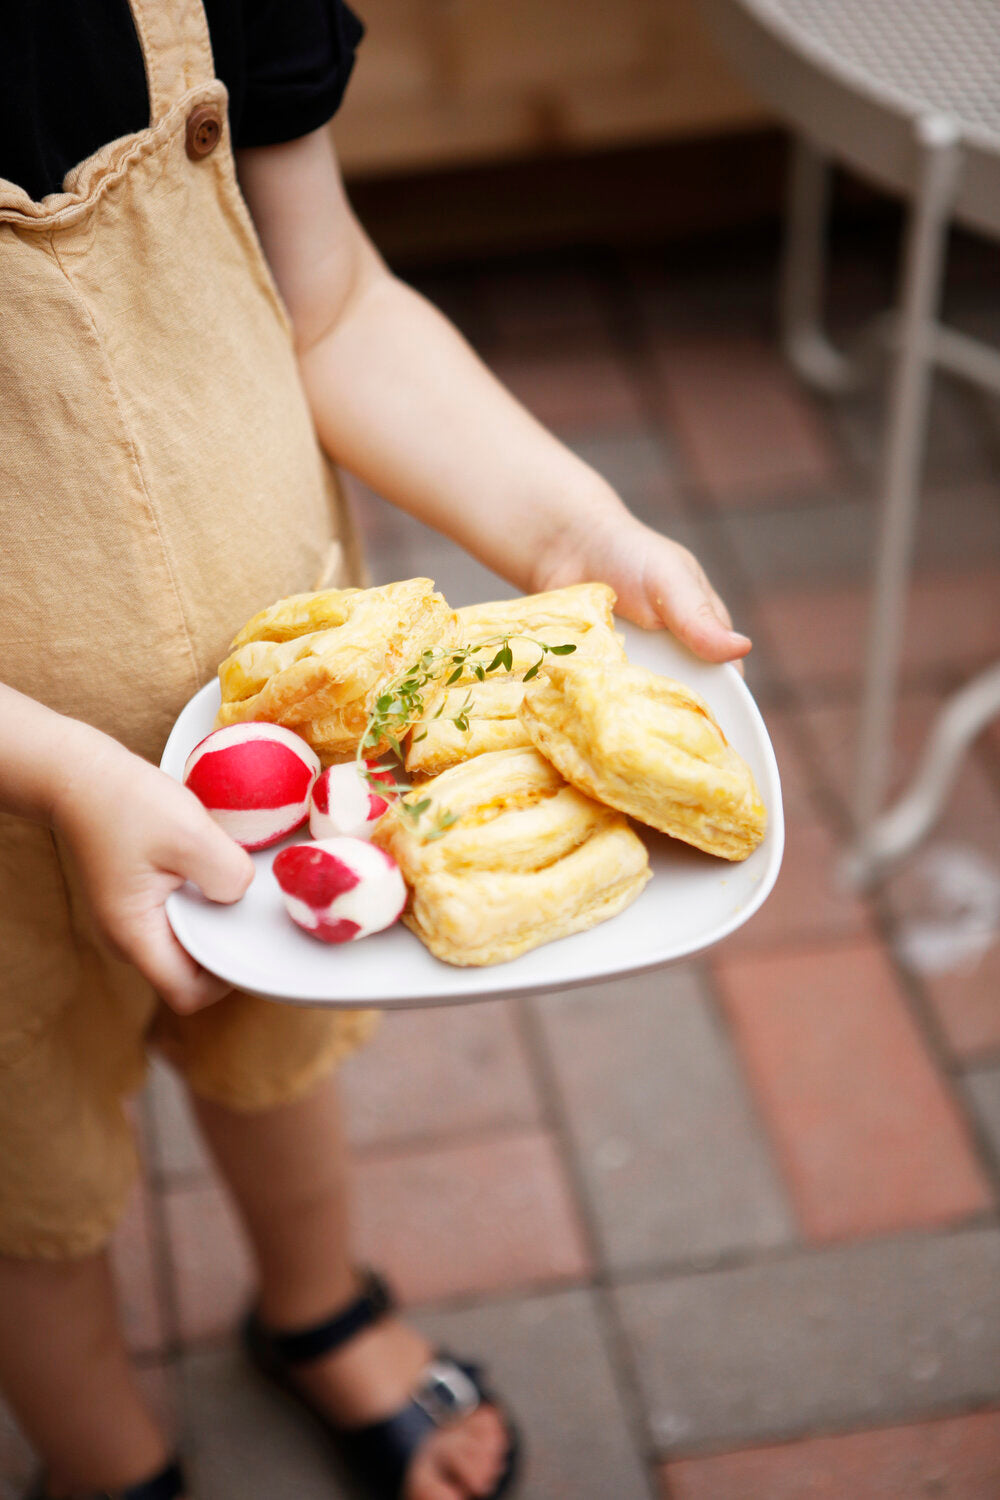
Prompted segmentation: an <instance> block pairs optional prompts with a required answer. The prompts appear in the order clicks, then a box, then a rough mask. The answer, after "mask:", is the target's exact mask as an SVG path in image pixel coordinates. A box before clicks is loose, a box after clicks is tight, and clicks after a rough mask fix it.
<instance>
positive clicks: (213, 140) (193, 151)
mask: <svg viewBox="0 0 1000 1500" xmlns="http://www.w3.org/2000/svg"><path fill="white" fill-rule="evenodd" d="M221 139H222V120H221V118H220V116H219V111H218V110H217V109H215V108H213V106H212V105H210V104H203V105H201V107H200V108H199V109H193V110H192V111H191V113H190V114H189V115H188V122H187V136H186V138H185V142H184V146H185V150H186V151H187V154H188V156H190V158H191V160H192V161H200V160H201V158H202V157H203V156H208V155H209V154H210V153H211V152H212V151H214V150H215V148H216V146H217V145H218V144H219V141H220V140H221Z"/></svg>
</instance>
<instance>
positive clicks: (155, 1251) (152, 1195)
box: [139, 1074, 185, 1436]
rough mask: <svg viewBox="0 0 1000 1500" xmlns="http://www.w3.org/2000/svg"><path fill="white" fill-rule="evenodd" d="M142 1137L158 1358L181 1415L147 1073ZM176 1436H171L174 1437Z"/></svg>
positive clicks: (177, 1337) (166, 1234)
mask: <svg viewBox="0 0 1000 1500" xmlns="http://www.w3.org/2000/svg"><path fill="white" fill-rule="evenodd" d="M139 1110H140V1113H141V1117H142V1125H143V1134H144V1137H145V1139H146V1141H147V1142H148V1143H149V1159H148V1161H146V1162H144V1163H143V1166H144V1171H145V1179H146V1183H145V1190H146V1193H147V1207H148V1212H149V1220H150V1228H151V1231H152V1233H151V1235H150V1238H151V1240H152V1246H151V1252H152V1262H153V1285H154V1289H155V1293H156V1297H157V1301H158V1302H159V1307H160V1316H161V1318H162V1322H163V1335H164V1338H163V1349H162V1351H161V1352H160V1358H161V1360H162V1362H163V1365H164V1372H165V1377H166V1381H167V1386H168V1392H169V1400H170V1404H171V1409H172V1410H173V1411H174V1412H175V1413H176V1414H177V1419H178V1422H179V1420H180V1416H181V1399H180V1397H181V1392H180V1368H179V1359H180V1356H181V1354H182V1353H183V1352H184V1348H185V1345H184V1343H183V1340H182V1338H181V1332H180V1309H179V1306H178V1301H177V1293H176V1282H175V1266H174V1260H173V1252H172V1246H171V1239H170V1224H169V1219H168V1216H167V1211H166V1196H167V1192H168V1189H169V1183H168V1181H167V1179H166V1177H165V1174H164V1173H163V1171H162V1168H161V1166H160V1163H159V1151H158V1146H159V1125H158V1122H157V1119H156V1111H155V1109H154V1107H153V1099H152V1092H151V1088H150V1084H149V1078H148V1074H147V1082H146V1086H145V1088H144V1089H143V1092H142V1094H141V1096H140V1099H139ZM177 1435H178V1434H175V1436H177Z"/></svg>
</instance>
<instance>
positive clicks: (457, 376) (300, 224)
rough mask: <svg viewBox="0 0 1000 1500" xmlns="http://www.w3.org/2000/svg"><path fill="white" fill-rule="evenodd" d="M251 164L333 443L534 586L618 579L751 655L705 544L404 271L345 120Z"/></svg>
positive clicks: (327, 441)
mask: <svg viewBox="0 0 1000 1500" xmlns="http://www.w3.org/2000/svg"><path fill="white" fill-rule="evenodd" d="M239 172H240V180H241V183H242V186H243V189H244V192H245V193H246V196H247V199H248V202H249V204H250V209H251V212H252V214H253V217H254V220H255V222H256V224H257V228H258V230H259V233H260V236H261V240H262V243H263V246H264V250H265V253H266V255H267V258H268V261H269V263H270V265H271V267H272V269H273V271H274V275H275V279H276V280H277V282H278V286H279V288H280V289H281V292H282V295H283V297H284V299H285V302H286V304H287V306H288V309H289V312H290V314H291V317H292V322H293V325H294V329H295V338H296V344H297V348H298V353H299V359H300V363H301V369H302V375H303V379H304V382H305V387H306V391H307V394H308V397H309V401H310V405H311V406H312V410H313V415H314V417H315V420H316V425H317V428H318V431H319V435H320V438H321V440H322V442H323V444H324V446H325V448H326V449H327V451H328V452H329V453H330V454H331V456H332V457H334V458H335V459H336V460H337V461H338V462H340V463H343V464H344V466H345V467H346V468H348V469H350V470H352V471H353V472H354V473H355V474H357V475H358V476H359V477H360V478H361V479H363V480H364V481H365V482H366V483H367V484H369V485H370V486H371V487H372V488H373V489H374V490H377V491H378V492H379V493H380V494H382V495H384V496H385V497H386V499H388V500H391V501H392V502H393V503H394V504H396V505H398V506H400V507H401V508H402V509H403V510H407V511H409V512H410V513H411V514H413V515H415V516H418V517H419V518H420V519H421V520H422V521H426V522H428V523H429V524H430V525H432V526H435V527H436V528H437V529H438V530H439V531H443V532H445V533H447V535H449V536H451V537H453V538H454V539H455V540H456V541H457V542H460V543H461V545H462V546H463V547H465V548H467V550H468V551H470V552H471V553H473V554H474V555H475V556H476V557H478V558H480V560H481V561H482V562H484V563H486V564H487V566H488V567H491V568H493V569H494V570H495V571H496V572H498V573H501V574H503V575H504V576H505V577H507V578H509V579H510V580H511V582H512V583H514V584H516V585H517V586H518V587H519V588H520V589H522V590H523V591H525V592H529V593H530V592H534V591H536V590H539V589H545V588H552V587H557V586H559V585H562V584H567V583H574V582H578V581H583V580H587V579H600V580H603V581H605V582H607V583H609V584H611V586H612V587H613V588H614V589H615V591H616V592H617V594H618V598H619V608H620V609H621V611H622V613H623V614H625V615H627V616H628V617H629V618H630V619H632V620H635V621H636V622H637V623H638V624H640V625H645V626H653V625H657V624H661V623H662V624H666V625H668V626H669V627H670V628H671V629H672V630H673V631H674V632H675V634H677V635H678V636H680V637H681V639H682V640H684V641H686V642H687V644H688V645H689V646H691V648H692V649H693V650H694V651H696V652H697V653H698V654H699V655H700V656H703V657H706V658H708V659H709V660H712V661H725V660H729V659H731V658H734V657H739V656H744V655H745V654H746V652H747V651H749V649H750V642H749V641H748V640H747V638H746V637H745V636H742V635H738V634H736V633H735V632H734V631H733V630H731V629H730V621H729V615H728V612H727V611H726V608H725V605H724V604H723V603H722V601H721V600H720V599H719V597H718V595H717V594H716V593H715V591H714V589H713V588H712V587H711V585H710V584H709V582H708V580H707V579H706V577H705V575H704V573H703V572H702V570H701V568H700V567H699V565H698V563H697V561H696V559H695V558H694V557H693V556H692V554H691V553H690V552H688V551H687V550H686V549H685V548H683V547H681V546H679V545H678V544H677V543H675V542H671V541H669V540H668V539H667V538H666V537H663V536H660V535H659V533H657V532H655V531H652V530H651V529H650V528H649V527H646V526H643V525H642V523H641V522H640V521H638V520H636V519H635V517H633V516H632V515H631V514H630V513H629V512H628V511H627V510H626V509H625V506H624V505H623V504H622V502H621V500H620V499H619V498H618V496H617V495H616V494H615V492H614V490H612V488H611V487H610V485H608V484H607V483H606V482H605V481H604V480H603V479H602V478H601V477H600V476H599V475H598V474H596V473H595V472H594V470H593V469H591V468H589V467H588V465H587V464H585V463H584V462H583V461H582V460H581V459H579V458H577V457H576V455H575V454H574V453H572V452H571V451H570V450H569V449H568V448H566V447H564V445H563V444H562V443H560V442H559V441H558V440H557V439H556V438H554V437H553V436H552V435H551V434H550V433H549V432H547V431H546V430H545V428H544V427H542V426H541V425H540V424H539V423H538V422H536V421H535V419H534V418H533V417H532V416H530V415H529V413H528V412H526V411H525V410H524V408H523V407H522V406H520V405H519V404H518V402H517V401H515V400H514V398H513V397H512V396H511V395H510V394H509V393H508V392H507V391H506V390H505V389H504V388H503V386H501V385H500V383H499V381H497V380H496V379H494V377H493V376H492V375H491V374H490V373H489V371H488V370H487V369H486V367H485V366H484V365H483V364H482V363H481V362H480V360H479V359H478V358H477V357H476V355H475V354H474V353H473V351H472V350H471V349H470V348H469V346H468V344H466V342H465V341H464V339H462V337H461V336H460V335H459V333H458V332H457V331H456V330H455V329H454V328H453V327H452V325H451V324H450V323H449V322H448V321H447V319H445V318H444V317H442V315H441V314H440V313H438V312H437V311H436V310H435V309H434V308H433V307H431V306H430V304H429V303H428V302H426V301H425V300H424V299H423V298H422V297H420V296H419V295H418V294H417V293H416V292H414V291H413V290H412V289H411V288H409V287H407V286H405V285H404V284H403V283H402V282H400V281H397V280H396V279H395V277H393V276H392V275H391V274H390V273H389V271H388V270H387V268H386V267H385V265H384V264H383V262H382V261H381V260H380V259H379V257H378V255H377V254H376V252H375V250H374V249H373V248H372V245H371V243H370V242H369V241H368V239H367V238H366V236H365V234H364V232H363V231H362V229H361V228H360V226H359V224H358V222H357V220H356V219H355V217H354V215H353V213H352V212H351V209H350V206H349V204H348V202H347V199H346V197H345V195H344V191H343V187H342V185H341V182H340V176H339V173H338V170H337V164H336V160H335V157H334V153H333V148H332V146H331V144H330V138H329V132H328V131H326V130H319V131H316V132H315V133H314V134H312V135H308V136H304V137H303V138H302V139H301V140H298V141H293V142H290V143H289V144H288V145H283V146H265V147H255V148H253V149H248V150H244V151H242V152H240V153H239ZM428 211H429V212H432V211H433V210H432V209H431V208H429V209H428Z"/></svg>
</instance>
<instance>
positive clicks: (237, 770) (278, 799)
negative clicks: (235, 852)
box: [184, 723, 320, 850]
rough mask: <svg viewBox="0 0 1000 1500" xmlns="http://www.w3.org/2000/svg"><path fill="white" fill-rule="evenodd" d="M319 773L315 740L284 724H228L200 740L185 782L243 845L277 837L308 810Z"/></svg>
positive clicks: (189, 760) (263, 845)
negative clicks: (314, 783) (305, 738)
mask: <svg viewBox="0 0 1000 1500" xmlns="http://www.w3.org/2000/svg"><path fill="white" fill-rule="evenodd" d="M319 773H320V761H319V756H318V755H317V754H316V752H315V750H313V748H312V746H311V745H307V744H306V742H305V740H304V739H302V738H301V737H300V736H299V735H297V734H293V733H292V731H291V730H290V729H284V728H282V726H281V725H280V724H257V723H250V724H230V725H228V726H227V727H226V728H225V729H215V730H213V731H212V733H211V734H209V735H206V737H205V738H204V739H203V740H202V741H201V743H200V744H198V745H196V746H195V747H194V749H193V750H192V751H191V754H190V755H189V756H188V758H187V761H186V763H185V766H184V785H185V786H186V787H189V788H190V790H191V791H192V792H194V794H195V796H196V797H198V798H199V799H200V800H201V801H202V802H203V803H204V804H205V807H206V808H207V809H208V811H209V812H210V813H211V814H212V817H213V818H214V819H215V821H216V822H217V823H218V825H219V827H220V828H222V829H223V830H224V831H225V832H226V833H228V834H229V835H230V837H231V838H234V839H235V840H236V842H237V843H238V844H242V845H243V848H244V849H250V850H253V849H264V848H266V847H267V845H268V844H273V843H276V842H277V840H278V839H280V838H283V837H284V836H285V834H286V833H291V831H292V829H293V828H298V826H299V824H300V823H304V822H305V820H306V818H307V817H308V815H309V794H310V792H311V791H312V788H313V782H314V781H315V780H316V777H317V776H318V775H319Z"/></svg>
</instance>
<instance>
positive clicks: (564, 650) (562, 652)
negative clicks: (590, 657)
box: [545, 641, 576, 656]
mask: <svg viewBox="0 0 1000 1500" xmlns="http://www.w3.org/2000/svg"><path fill="white" fill-rule="evenodd" d="M545 649H546V650H547V651H551V652H552V655H553V656H568V655H569V654H570V652H571V651H575V650H576V647H575V646H574V645H573V643H572V641H571V642H570V644H569V645H568V646H547V647H546V648H545Z"/></svg>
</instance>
